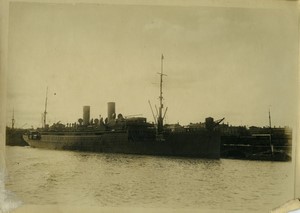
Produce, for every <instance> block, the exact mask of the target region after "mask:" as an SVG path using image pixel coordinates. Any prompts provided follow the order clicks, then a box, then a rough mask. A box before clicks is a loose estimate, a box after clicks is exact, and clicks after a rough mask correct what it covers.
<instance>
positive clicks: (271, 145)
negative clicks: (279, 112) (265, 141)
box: [269, 108, 274, 155]
mask: <svg viewBox="0 0 300 213" xmlns="http://www.w3.org/2000/svg"><path fill="white" fill-rule="evenodd" d="M269 126H270V147H271V152H272V155H273V152H274V150H273V144H272V124H271V111H270V108H269Z"/></svg>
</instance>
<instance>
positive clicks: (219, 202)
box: [5, 146, 294, 212]
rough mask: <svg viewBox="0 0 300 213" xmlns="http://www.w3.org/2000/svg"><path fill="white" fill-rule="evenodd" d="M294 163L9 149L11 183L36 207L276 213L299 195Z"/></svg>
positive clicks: (8, 188) (10, 189)
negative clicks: (185, 209) (78, 206)
mask: <svg viewBox="0 0 300 213" xmlns="http://www.w3.org/2000/svg"><path fill="white" fill-rule="evenodd" d="M292 165H293V164H292V163H291V162H261V161H245V160H230V159H221V160H206V159H191V158H179V157H154V156H139V155H123V154H105V153H87V152H76V151H58V150H43V149H35V148H31V147H9V146H7V147H6V179H5V180H6V181H5V188H6V191H7V192H9V193H12V194H14V198H13V199H14V200H15V202H22V203H23V204H32V205H44V204H55V205H83V206H99V207H128V208H131V207H132V208H135V207H138V208H140V207H141V208H166V209H183V208H190V209H199V210H200V209H211V210H216V211H217V212H218V211H219V210H227V211H229V212H230V211H238V212H251V211H253V212H268V211H270V210H271V209H273V208H275V207H278V206H280V205H281V204H283V203H285V202H286V201H288V200H290V199H293V195H294V176H293V166H292Z"/></svg>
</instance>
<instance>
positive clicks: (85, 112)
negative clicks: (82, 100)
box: [83, 106, 90, 125]
mask: <svg viewBox="0 0 300 213" xmlns="http://www.w3.org/2000/svg"><path fill="white" fill-rule="evenodd" d="M89 123H90V106H84V107H83V125H89Z"/></svg>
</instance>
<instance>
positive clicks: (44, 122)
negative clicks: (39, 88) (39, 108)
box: [43, 87, 48, 128]
mask: <svg viewBox="0 0 300 213" xmlns="http://www.w3.org/2000/svg"><path fill="white" fill-rule="evenodd" d="M47 102H48V87H47V90H46V100H45V111H44V121H43V127H44V128H46V122H47V119H46V116H47Z"/></svg>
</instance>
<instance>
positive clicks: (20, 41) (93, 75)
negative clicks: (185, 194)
mask: <svg viewBox="0 0 300 213" xmlns="http://www.w3.org/2000/svg"><path fill="white" fill-rule="evenodd" d="M286 4H289V3H288V2H286ZM162 54H163V55H164V61H163V63H164V64H163V66H164V70H163V72H164V73H165V74H166V75H167V76H165V77H164V79H163V80H164V84H163V95H164V106H165V107H168V111H167V113H166V122H167V123H177V122H179V123H180V124H189V123H190V122H192V123H196V122H204V120H205V118H206V117H214V119H221V118H223V117H225V121H224V122H225V123H229V124H231V125H246V126H252V125H255V126H267V125H268V123H269V120H268V111H269V109H270V111H271V116H272V125H275V126H293V125H294V124H295V123H296V121H297V120H296V119H297V115H298V114H297V109H298V93H297V91H298V82H299V81H298V19H297V10H296V8H295V9H293V7H285V8H239V7H204V6H193V7H189V6H174V5H172V6H167V5H164V6H161V5H152V6H151V5H147V6H145V5H109V4H83V3H81V4H58V3H51V4H50V3H28V2H27V3H24V2H23V3H22V2H10V8H9V35H8V72H7V119H6V120H7V125H9V126H10V125H11V116H12V112H13V111H14V117H15V120H16V124H15V126H16V127H31V126H33V127H38V126H41V125H42V122H41V114H42V112H43V111H44V107H45V97H46V88H47V87H48V107H47V111H48V117H47V120H48V123H50V124H52V123H54V122H58V121H61V122H62V123H68V122H75V121H77V120H78V118H82V107H83V106H85V105H89V106H91V117H92V118H99V115H101V116H102V117H106V116H107V102H116V112H117V114H118V113H122V114H123V115H124V116H131V115H139V116H144V117H146V118H147V119H148V121H150V122H152V121H153V116H152V113H151V109H150V107H149V103H148V100H150V101H151V104H152V106H153V108H154V106H155V105H157V106H158V104H159V99H158V96H159V75H158V74H157V73H158V72H160V69H161V55H162Z"/></svg>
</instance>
